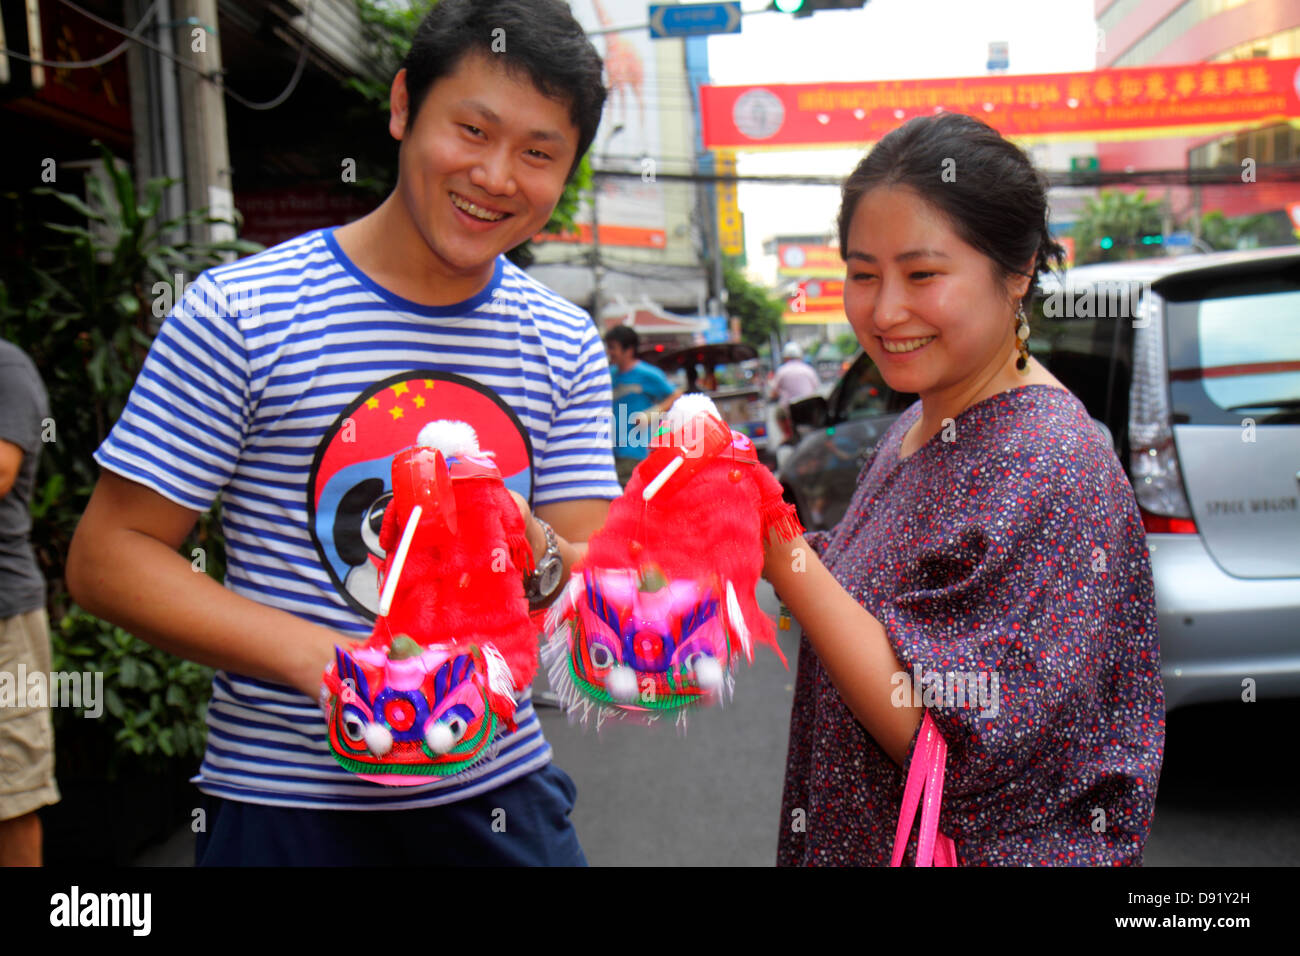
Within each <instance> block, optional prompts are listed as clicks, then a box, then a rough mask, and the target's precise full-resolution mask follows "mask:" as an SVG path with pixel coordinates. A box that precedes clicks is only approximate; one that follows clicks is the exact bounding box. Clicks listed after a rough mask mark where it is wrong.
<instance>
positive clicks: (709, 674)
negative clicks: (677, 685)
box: [695, 657, 722, 692]
mask: <svg viewBox="0 0 1300 956" xmlns="http://www.w3.org/2000/svg"><path fill="white" fill-rule="evenodd" d="M695 683H697V684H699V685H700V690H702V691H706V692H707V691H715V690H717V689H718V688H719V687H721V686H722V665H721V664H719V663H718V662H717V660H716V659H715V658H712V657H701V658H700V659H699V660H698V661H697V662H696V663H695Z"/></svg>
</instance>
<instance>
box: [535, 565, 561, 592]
mask: <svg viewBox="0 0 1300 956" xmlns="http://www.w3.org/2000/svg"><path fill="white" fill-rule="evenodd" d="M563 571H564V562H563V561H561V560H559V558H553V559H552V560H550V561H547V562H545V563H544V564H542V565H541V566H539V567H538V569H537V590H538V592H539V593H541V594H543V595H547V594H551V593H552V592H554V591H555V589H556V587H558V586H559V583H560V574H561V572H563Z"/></svg>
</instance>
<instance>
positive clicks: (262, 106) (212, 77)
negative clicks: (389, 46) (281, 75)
mask: <svg viewBox="0 0 1300 956" xmlns="http://www.w3.org/2000/svg"><path fill="white" fill-rule="evenodd" d="M59 2H60V3H62V4H63V5H64V6H65V7H68V8H69V9H71V10H75V11H76V12H77V13H80V14H81V15H82V16H83V17H85V18H86V19H88V20H92V21H94V22H95V23H98V24H99V25H100V26H102V27H104V28H106V29H108V30H112V31H113V32H114V33H118V34H121V35H122V36H124V37H126V38H127V39H126V42H134V43H138V44H140V45H141V46H143V47H145V48H147V49H150V50H152V51H153V52H155V53H157V54H158V55H159V56H161V57H163V58H165V59H168V60H171V61H172V62H173V63H175V64H177V65H178V66H180V67H183V68H184V69H187V70H189V71H190V72H191V73H196V74H198V76H199V78H200V79H202V80H205V81H206V82H208V83H211V84H212V85H214V86H216V87H217V88H218V89H220V90H221V91H222V92H223V93H224V94H225V95H226V96H229V97H230V98H231V99H232V100H234V101H235V102H236V103H239V104H240V105H241V106H245V107H247V108H248V109H250V110H272V109H275V108H276V107H277V106H279V105H281V104H282V103H283V102H284V101H285V100H287V99H288V98H289V97H290V96H291V95H292V94H293V91H294V90H295V89H296V88H297V86H298V82H299V80H301V79H302V73H303V68H304V67H305V66H306V63H307V47H308V46H309V44H310V38H311V23H312V14H313V13H314V12H315V11H316V0H308V6H307V13H306V21H305V24H304V27H303V35H302V46H301V47H300V48H299V50H298V63H297V65H296V66H295V67H294V71H293V76H292V77H291V78H290V79H289V85H288V86H286V87H285V88H284V90H283V91H282V92H281V93H280V94H279V95H278V96H276V97H274V98H273V99H270V100H267V101H266V102H265V103H254V102H252V101H251V100H248V99H246V98H245V97H243V96H240V95H239V94H238V93H236V92H235V91H234V90H232V89H230V88H229V87H228V86H226V84H225V83H224V82H222V81H220V80H219V79H218V78H219V77H220V74H218V73H205V72H204V71H203V70H201V69H199V68H198V67H197V66H195V65H194V64H192V63H189V62H188V61H186V60H183V59H181V58H180V57H178V56H174V55H173V54H171V53H168V52H167V51H166V50H164V49H163V48H162V47H160V46H158V45H157V44H156V43H153V42H151V41H149V40H146V39H144V38H143V37H140V36H137V35H136V34H135V33H134V32H131V31H128V30H126V29H125V28H124V27H121V26H119V25H118V24H116V23H112V22H111V21H109V20H105V19H104V18H103V17H100V16H98V15H97V14H94V13H91V12H90V11H89V10H87V9H85V8H84V7H81V6H78V5H77V4H75V3H73V2H72V0H59ZM155 2H156V0H155ZM137 29H138V28H137Z"/></svg>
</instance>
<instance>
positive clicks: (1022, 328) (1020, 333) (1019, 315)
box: [1016, 305, 1029, 373]
mask: <svg viewBox="0 0 1300 956" xmlns="http://www.w3.org/2000/svg"><path fill="white" fill-rule="evenodd" d="M1016 348H1017V349H1019V350H1020V357H1019V358H1017V359H1016V371H1017V372H1021V373H1028V371H1029V317H1028V316H1027V315H1025V307H1024V306H1023V305H1022V306H1021V307H1020V308H1019V309H1018V310H1017V311H1016Z"/></svg>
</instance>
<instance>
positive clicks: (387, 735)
mask: <svg viewBox="0 0 1300 956" xmlns="http://www.w3.org/2000/svg"><path fill="white" fill-rule="evenodd" d="M365 738H366V748H367V749H368V750H369V751H370V752H371V753H372V754H374V755H375V756H376V757H382V756H384V755H385V754H387V753H388V751H390V750H392V749H393V734H392V731H390V730H389V729H388V728H387V727H385V726H384V725H383V724H375V723H370V724H366V730H365Z"/></svg>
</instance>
